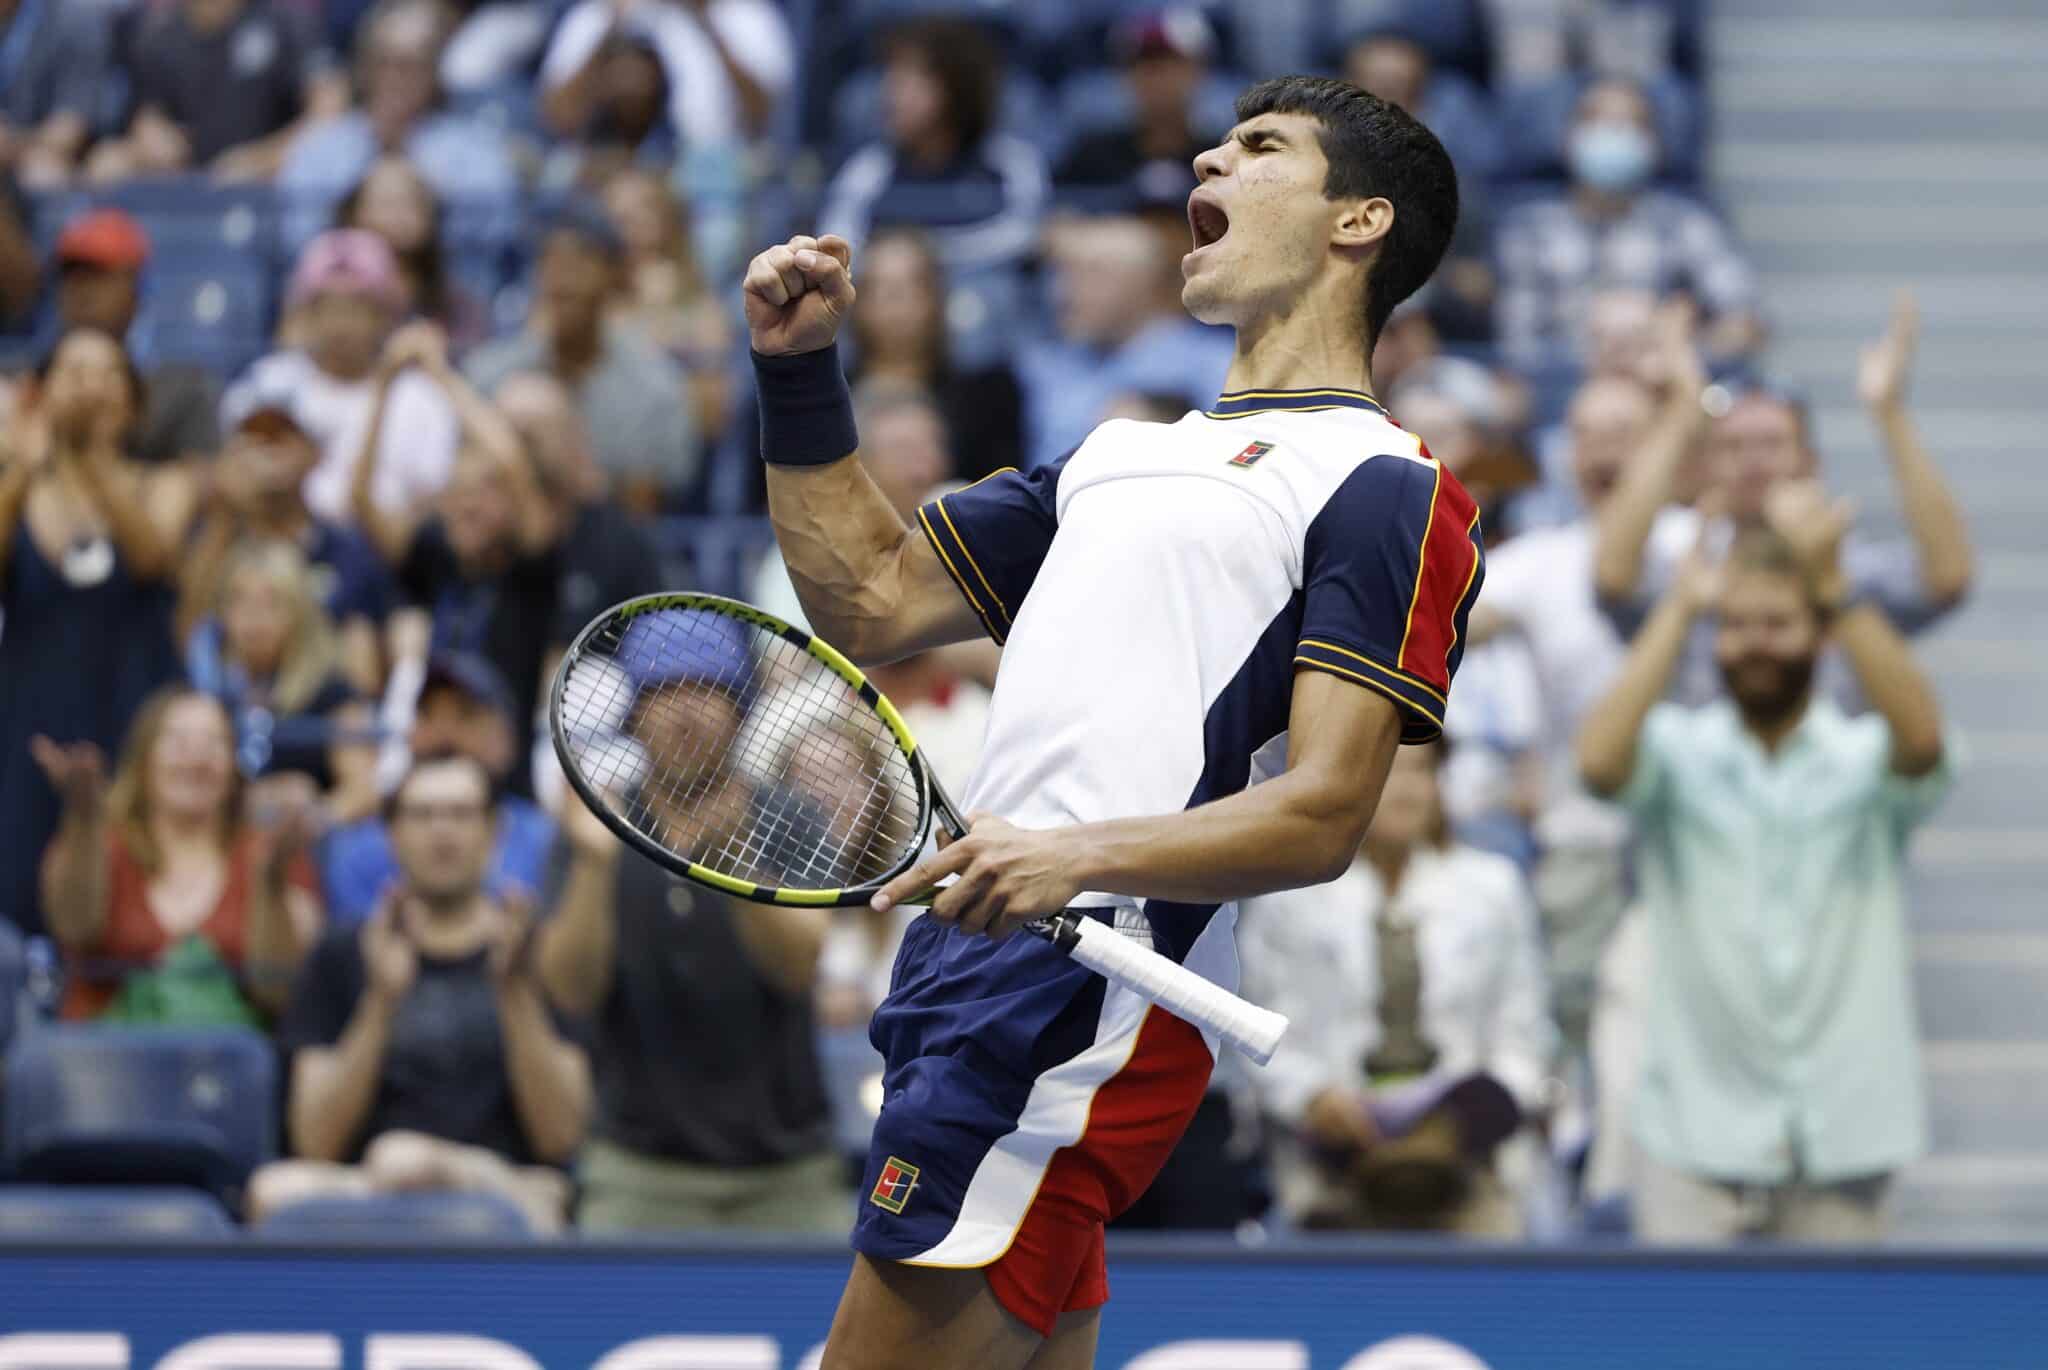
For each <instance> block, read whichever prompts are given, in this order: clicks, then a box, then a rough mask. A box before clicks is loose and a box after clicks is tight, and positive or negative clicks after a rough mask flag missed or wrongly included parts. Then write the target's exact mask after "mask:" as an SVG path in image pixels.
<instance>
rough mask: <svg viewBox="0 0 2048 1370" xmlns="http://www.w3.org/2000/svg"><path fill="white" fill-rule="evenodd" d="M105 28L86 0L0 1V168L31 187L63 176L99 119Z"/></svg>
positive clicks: (104, 72) (104, 76) (104, 71)
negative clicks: (66, 0)
mask: <svg viewBox="0 0 2048 1370" xmlns="http://www.w3.org/2000/svg"><path fill="white" fill-rule="evenodd" d="M111 27H112V25H111V24H109V22H108V19H107V16H106V14H105V13H104V12H102V11H100V10H98V9H95V8H94V7H92V6H90V5H80V4H76V3H72V4H59V3H57V0H0V171H12V172H13V173H14V174H15V175H16V176H17V177H19V178H20V180H21V183H22V184H23V185H25V186H27V187H29V188H30V189H32V190H47V189H50V188H52V187H54V186H59V185H62V184H63V183H64V182H65V181H67V180H69V179H70V177H71V173H72V171H73V169H74V167H75V164H76V163H77V161H78V155H79V153H81V152H83V151H84V150H85V144H86V141H87V139H89V138H90V137H91V136H92V131H93V126H94V125H95V124H96V123H97V122H98V121H99V113H100V96H101V91H102V89H103V86H104V83H105V81H106V79H107V66H108V56H109V54H108V46H109V45H108V38H109V30H110V29H111Z"/></svg>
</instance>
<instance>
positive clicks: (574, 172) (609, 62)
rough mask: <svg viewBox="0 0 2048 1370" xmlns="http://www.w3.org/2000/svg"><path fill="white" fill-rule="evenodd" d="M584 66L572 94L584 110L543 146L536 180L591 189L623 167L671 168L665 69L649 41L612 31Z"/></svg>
mask: <svg viewBox="0 0 2048 1370" xmlns="http://www.w3.org/2000/svg"><path fill="white" fill-rule="evenodd" d="M589 69H590V72H591V76H590V79H589V81H588V82H587V83H586V84H585V85H584V86H582V87H579V89H578V92H577V99H578V101H579V102H580V103H582V104H584V105H586V106H587V113H585V114H584V115H583V117H582V120H581V122H580V124H579V125H578V127H577V128H576V129H575V130H573V132H572V134H571V135H569V136H565V137H562V138H558V139H557V140H556V142H555V145H554V146H553V147H552V148H550V149H549V151H548V154H547V161H546V164H545V165H544V167H543V168H542V171H541V173H540V178H539V179H540V183H541V184H542V185H544V186H549V187H561V186H568V187H573V188H574V189H577V190H579V191H584V192H593V193H594V192H595V191H597V190H599V189H600V188H602V187H603V186H605V185H607V184H609V182H610V180H611V178H612V176H614V175H615V174H617V173H618V172H620V171H622V170H625V169H626V168H629V167H633V166H639V167H643V168H646V169H648V170H658V169H661V168H666V167H672V166H673V165H674V164H675V162H676V159H677V157H678V155H679V154H680V149H679V147H678V143H679V141H680V140H679V139H678V137H677V135H676V129H675V125H674V124H673V123H671V122H670V120H669V79H668V68H667V67H666V66H664V65H663V64H662V60H661V54H660V53H659V52H657V51H656V50H655V47H654V44H653V43H651V42H649V41H648V40H647V39H646V38H645V37H644V36H640V35H636V34H631V33H616V34H613V35H612V36H610V37H608V38H606V39H605V40H604V42H603V43H602V44H600V45H599V47H598V49H597V51H596V52H594V53H592V54H591V57H590V63H589ZM561 103H562V102H561V101H560V100H558V101H557V104H558V105H559V104H561ZM572 138H573V141H572V140H571V139H572Z"/></svg>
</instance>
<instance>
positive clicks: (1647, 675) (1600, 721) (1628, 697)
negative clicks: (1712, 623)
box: [1578, 595, 1693, 794]
mask: <svg viewBox="0 0 2048 1370" xmlns="http://www.w3.org/2000/svg"><path fill="white" fill-rule="evenodd" d="M1692 625H1693V613H1692V610H1691V609H1690V608H1689V607H1688V606H1687V605H1686V604H1685V603H1684V602H1683V601H1681V600H1680V599H1679V598H1678V597H1677V596H1676V595H1667V596H1666V597H1665V598H1664V601H1663V602H1662V603H1661V604H1659V605H1658V606H1657V611H1656V612H1655V613H1654V614H1652V615H1650V621H1649V622H1648V623H1645V624H1644V625H1643V630H1642V631H1641V632H1640V633H1637V634H1636V639H1635V641H1634V643H1633V644H1631V645H1630V647H1629V651H1628V656H1627V658H1626V659H1625V660H1624V661H1623V662H1622V667H1621V672H1620V674H1619V675H1617V676H1616V677H1615V680H1614V684H1613V686H1612V687H1611V688H1610V689H1609V690H1608V692H1607V695H1606V697H1605V698H1604V699H1602V700H1601V701H1600V703H1599V704H1597V705H1595V706H1594V708H1593V710H1592V712H1591V713H1590V714H1588V715H1587V718H1586V723H1585V726H1584V727H1582V728H1581V729H1580V730H1579V744H1578V745H1579V773H1580V775H1581V776H1582V777H1583V778H1584V779H1585V782H1586V784H1587V786H1588V787H1589V788H1590V789H1592V790H1593V791H1594V793H1596V794H1614V793H1616V792H1617V791H1619V790H1620V789H1621V788H1622V787H1623V786H1624V785H1626V784H1628V778H1629V776H1631V775H1633V774H1634V773H1635V766H1636V739H1637V738H1638V737H1639V736H1640V735H1641V733H1642V731H1643V721H1644V720H1645V719H1647V718H1648V717H1649V716H1650V710H1651V709H1652V708H1654V707H1655V706H1656V703H1657V701H1658V700H1659V699H1661V698H1663V696H1664V691H1665V688H1666V687H1667V686H1669V685H1670V683H1671V673H1672V672H1673V671H1674V670H1676V669H1677V668H1678V658H1679V654H1680V653H1681V652H1683V651H1684V650H1685V640H1686V638H1687V637H1688V636H1689V635H1690V634H1691V632H1692Z"/></svg>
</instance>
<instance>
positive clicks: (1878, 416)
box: [1856, 291, 1972, 608]
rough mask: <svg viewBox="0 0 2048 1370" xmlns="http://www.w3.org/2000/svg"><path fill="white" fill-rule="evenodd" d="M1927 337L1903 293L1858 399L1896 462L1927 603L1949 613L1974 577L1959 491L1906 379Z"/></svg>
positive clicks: (1874, 348)
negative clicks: (1913, 407) (1928, 438)
mask: <svg viewBox="0 0 2048 1370" xmlns="http://www.w3.org/2000/svg"><path fill="white" fill-rule="evenodd" d="M1919 334H1920V309H1919V306H1918V305H1916V304H1915V303H1914V301H1913V296H1912V295H1911V293H1910V292H1907V291H1901V292H1899V297H1898V300H1897V302H1896V303H1895V304H1894V305H1893V308H1892V321H1891V326H1890V327H1889V328H1887V329H1886V330H1885V335H1884V336H1883V337H1882V338H1880V339H1878V341H1877V342H1875V343H1873V344H1872V345H1871V346H1869V347H1867V348H1865V349H1864V350H1863V356H1862V358H1861V360H1860V363H1859V365H1858V367H1857V371H1856V391H1857V394H1858V395H1860V396H1861V397H1862V399H1863V403H1864V405H1865V406H1866V407H1867V408H1868V409H1869V410H1870V417H1871V419H1872V421H1874V422H1875V423H1876V424H1877V431H1878V433H1879V434H1880V435H1881V436H1882V437H1883V438H1884V450H1885V454H1886V455H1887V456H1888V457H1890V458H1891V464H1892V480H1893V481H1894V482H1896V483H1897V485H1898V487H1899V503H1900V505H1901V506H1903V507H1904V509H1905V512H1906V527H1907V529H1908V530H1909V531H1910V532H1911V533H1912V536H1913V547H1914V550H1915V551H1917V552H1918V553H1919V554H1920V580H1921V583H1922V585H1923V586H1924V587H1925V589H1926V592H1927V597H1928V599H1930V600H1931V601H1933V602H1934V603H1935V604H1937V605H1940V606H1942V607H1944V608H1946V607H1949V606H1952V605H1955V604H1957V603H1960V602H1961V600H1962V598H1963V596H1964V595H1965V594H1966V593H1968V591H1969V588H1970V580H1971V576H1972V565H1971V561H1972V558H1971V552H1970V531H1969V528H1968V527H1967V526H1966V525H1965V524H1964V522H1963V509H1962V505H1961V503H1960V502H1959V501H1958V500H1957V499H1956V496H1955V491H1954V490H1952V489H1950V488H1949V483H1948V481H1946V480H1945V479H1943V477H1942V474H1941V468H1940V467H1938V466H1936V465H1935V463H1934V458H1933V457H1932V456H1931V455H1930V454H1929V453H1928V451H1927V448H1926V446H1925V445H1924V444H1922V443H1921V441H1920V430H1919V426H1918V425H1916V424H1915V423H1914V422H1913V416H1912V414H1911V413H1910V412H1908V410H1907V408H1906V381H1907V374H1908V371H1909V370H1910V368H1911V366H1912V361H1913V347H1914V344H1915V343H1916V342H1917V341H1918V338H1919Z"/></svg>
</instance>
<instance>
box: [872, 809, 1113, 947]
mask: <svg viewBox="0 0 2048 1370" xmlns="http://www.w3.org/2000/svg"><path fill="white" fill-rule="evenodd" d="M1073 867H1074V853H1073V851H1072V850H1071V846H1070V844H1069V843H1065V842H1062V841H1061V838H1060V833H1059V831H1058V830H1057V829H1052V830H1045V829H1038V828H1020V827H1018V826H1017V825H1016V824H1014V823H1011V822H1008V821H1007V820H1005V819H1001V818H998V817H996V816H995V815H994V814H991V813H971V814H969V815H967V836H965V837H962V838H959V839H957V840H955V841H954V842H952V843H951V844H949V845H948V846H947V847H946V848H945V849H944V850H942V851H940V852H939V853H938V854H937V855H935V856H928V857H926V858H925V859H924V860H922V861H920V862H918V863H917V864H916V865H914V866H912V867H911V868H910V869H909V870H907V871H905V872H903V874H901V875H899V876H897V877H896V878H895V879H894V880H891V881H890V882H889V883H888V884H886V885H884V886H883V887H882V888H881V889H880V890H879V891H877V892H876V894H875V897H874V899H873V900H871V901H870V902H871V903H872V904H873V906H874V907H875V909H876V910H878V911H881V912H887V911H888V910H889V909H892V908H894V907H895V906H896V905H897V904H899V903H901V902H902V901H904V900H905V899H909V898H911V897H913V896H914V895H916V894H917V893H918V892H919V891H920V890H927V889H930V888H931V887H932V886H933V885H936V884H937V883H938V882H939V881H941V880H943V879H945V878H946V877H947V876H949V875H957V876H959V877H960V878H959V879H958V880H956V881H954V882H953V883H952V884H950V885H948V886H947V887H946V888H944V889H942V890H940V891H939V892H938V894H937V895H936V896H935V897H934V898H933V899H932V904H931V915H932V917H934V918H936V919H938V920H939V921H940V922H942V923H953V924H957V925H958V926H959V927H960V928H961V929H962V930H963V931H966V932H985V933H987V934H988V935H989V936H991V937H1007V936H1008V935H1009V934H1010V933H1012V932H1014V931H1016V929H1017V925H1018V924H1020V923H1027V922H1029V921H1030V920H1032V919H1033V918H1042V917H1044V916H1045V915H1046V914H1049V913H1057V912H1059V911H1060V910H1061V909H1063V908H1065V907H1066V906H1067V905H1068V904H1069V903H1071V902H1072V901H1073V898H1074V896H1075V895H1077V894H1079V893H1080V892H1081V887H1080V885H1079V884H1078V883H1077V882H1076V881H1075V879H1074V877H1073V875H1072V873H1071V872H1072V870H1073Z"/></svg>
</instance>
